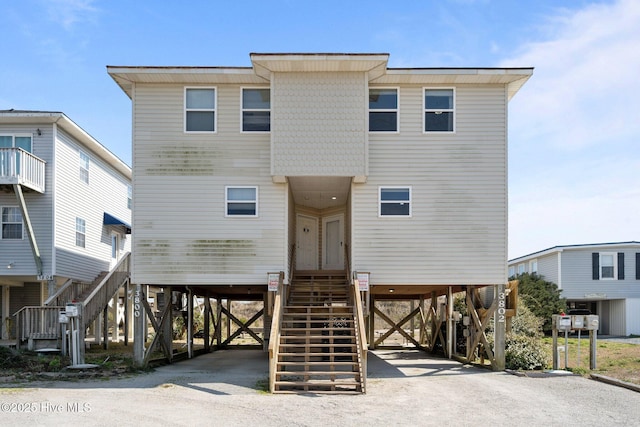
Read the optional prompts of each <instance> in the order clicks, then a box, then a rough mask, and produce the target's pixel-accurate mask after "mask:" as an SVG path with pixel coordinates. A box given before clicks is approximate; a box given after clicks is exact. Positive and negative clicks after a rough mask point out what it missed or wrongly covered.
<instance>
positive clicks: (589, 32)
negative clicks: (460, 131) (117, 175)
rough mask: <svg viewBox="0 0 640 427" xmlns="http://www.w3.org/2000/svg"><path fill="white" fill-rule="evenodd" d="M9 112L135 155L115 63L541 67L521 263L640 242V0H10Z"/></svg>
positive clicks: (528, 129) (5, 68)
mask: <svg viewBox="0 0 640 427" xmlns="http://www.w3.org/2000/svg"><path fill="white" fill-rule="evenodd" d="M0 27H1V28H2V29H3V36H2V38H0V52H2V53H3V61H2V65H0V109H9V108H15V109H27V110H47V111H62V112H64V113H65V114H66V115H67V116H69V117H70V118H71V119H72V120H74V121H75V122H76V123H77V124H78V125H79V126H81V127H82V128H84V129H85V130H86V131H87V132H89V133H90V134H91V135H93V136H94V137H95V138H96V139H97V140H99V141H100V142H101V143H102V144H104V145H105V146H106V147H107V148H109V149H110V150H111V151H113V152H114V153H115V154H116V155H117V156H118V157H120V158H121V159H122V160H124V161H125V162H127V163H131V102H130V100H129V99H128V98H127V97H126V96H125V94H124V93H123V92H122V91H121V90H120V89H119V88H118V87H117V86H116V84H115V83H114V82H113V81H112V80H111V78H110V77H109V76H108V74H107V73H106V68H105V67H106V66H107V65H228V66H249V65H250V61H249V53H250V52H364V53H380V52H384V53H389V54H390V55H391V57H390V61H389V66H390V67H503V66H504V67H529V66H532V67H535V72H534V75H533V77H532V78H531V79H530V80H529V82H528V83H527V84H526V85H525V86H524V88H523V89H522V90H521V91H520V92H519V93H518V94H517V95H516V97H515V98H514V99H513V100H512V102H511V104H510V108H509V162H510V163H509V257H510V258H513V257H516V256H520V255H525V254H528V253H530V252H534V251H537V250H541V249H545V248H547V247H550V246H555V245H566V244H578V243H596V242H613V241H628V240H640V145H639V143H640V96H639V95H640V79H639V78H638V76H639V75H640V2H638V1H636V0H619V1H614V0H609V1H605V0H602V1H583V0H553V1H550V0H535V1H515V0H440V1H431V0H422V1H407V0H404V1H403V0H399V1H387V2H384V1H377V0H372V1H367V2H358V1H346V0H342V1H334V0H324V1H322V2H319V1H303V0H286V1H282V0H271V1H268V2H266V1H264V0H262V1H253V0H245V1H242V2H236V1H222V0H218V1H212V0H208V1H200V0H193V1H189V2H177V1H150V0H149V1H144V0H137V1H129V0H126V1H125V0H21V1H8V0H0Z"/></svg>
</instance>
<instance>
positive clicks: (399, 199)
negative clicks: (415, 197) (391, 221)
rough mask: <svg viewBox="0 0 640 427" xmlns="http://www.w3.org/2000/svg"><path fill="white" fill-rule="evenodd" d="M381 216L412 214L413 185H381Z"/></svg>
mask: <svg viewBox="0 0 640 427" xmlns="http://www.w3.org/2000/svg"><path fill="white" fill-rule="evenodd" d="M379 192H380V193H379V198H378V202H379V205H380V207H379V214H378V215H379V216H406V217H410V216H411V187H380V188H379Z"/></svg>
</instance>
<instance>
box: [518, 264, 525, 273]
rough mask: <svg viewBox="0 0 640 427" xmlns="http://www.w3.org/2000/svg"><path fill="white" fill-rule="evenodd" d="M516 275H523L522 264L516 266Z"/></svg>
mask: <svg viewBox="0 0 640 427" xmlns="http://www.w3.org/2000/svg"><path fill="white" fill-rule="evenodd" d="M518 274H524V264H518Z"/></svg>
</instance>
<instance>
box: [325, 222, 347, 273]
mask: <svg viewBox="0 0 640 427" xmlns="http://www.w3.org/2000/svg"><path fill="white" fill-rule="evenodd" d="M343 223H344V217H343V215H332V216H328V217H325V218H322V229H323V230H324V233H323V235H324V239H323V240H324V244H323V245H322V246H323V250H322V268H323V269H325V270H342V269H343V268H344V226H343Z"/></svg>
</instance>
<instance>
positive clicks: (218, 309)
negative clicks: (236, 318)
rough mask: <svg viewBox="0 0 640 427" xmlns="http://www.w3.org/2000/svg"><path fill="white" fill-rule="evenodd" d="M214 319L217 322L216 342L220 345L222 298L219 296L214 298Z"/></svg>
mask: <svg viewBox="0 0 640 427" xmlns="http://www.w3.org/2000/svg"><path fill="white" fill-rule="evenodd" d="M216 319H217V322H218V323H217V326H216V341H217V343H216V344H217V345H218V347H220V346H222V299H221V298H219V297H218V298H217V299H216Z"/></svg>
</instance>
